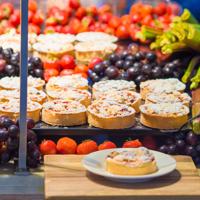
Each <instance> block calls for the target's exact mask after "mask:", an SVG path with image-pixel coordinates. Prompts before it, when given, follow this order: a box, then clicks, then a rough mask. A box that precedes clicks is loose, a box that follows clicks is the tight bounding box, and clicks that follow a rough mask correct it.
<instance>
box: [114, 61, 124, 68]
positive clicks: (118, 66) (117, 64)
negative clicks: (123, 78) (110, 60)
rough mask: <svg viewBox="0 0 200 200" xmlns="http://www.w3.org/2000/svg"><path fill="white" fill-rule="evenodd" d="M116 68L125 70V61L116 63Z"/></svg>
mask: <svg viewBox="0 0 200 200" xmlns="http://www.w3.org/2000/svg"><path fill="white" fill-rule="evenodd" d="M115 67H117V68H118V69H123V67H124V61H123V60H118V61H117V62H116V63H115Z"/></svg>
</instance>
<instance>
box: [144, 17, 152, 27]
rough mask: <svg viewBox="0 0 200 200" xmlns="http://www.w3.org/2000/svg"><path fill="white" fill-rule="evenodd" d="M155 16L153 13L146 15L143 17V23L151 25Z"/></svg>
mask: <svg viewBox="0 0 200 200" xmlns="http://www.w3.org/2000/svg"><path fill="white" fill-rule="evenodd" d="M152 21H153V18H152V16H151V15H146V16H145V17H144V18H143V19H142V25H146V26H150V25H151V24H152Z"/></svg>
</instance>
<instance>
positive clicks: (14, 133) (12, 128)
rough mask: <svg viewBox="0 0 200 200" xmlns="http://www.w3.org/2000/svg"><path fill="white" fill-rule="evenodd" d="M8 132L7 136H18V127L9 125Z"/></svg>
mask: <svg viewBox="0 0 200 200" xmlns="http://www.w3.org/2000/svg"><path fill="white" fill-rule="evenodd" d="M8 134H9V136H10V137H12V138H16V137H18V134H19V128H18V127H17V126H16V125H11V126H10V127H9V128H8Z"/></svg>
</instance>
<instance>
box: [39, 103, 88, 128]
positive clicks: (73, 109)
mask: <svg viewBox="0 0 200 200" xmlns="http://www.w3.org/2000/svg"><path fill="white" fill-rule="evenodd" d="M42 121H43V122H45V123H47V124H50V125H53V126H76V125H82V124H85V123H86V121H87V116H86V108H85V106H83V105H82V104H80V103H79V102H76V101H61V100H58V101H57V100H55V101H51V102H46V103H45V104H43V109H42Z"/></svg>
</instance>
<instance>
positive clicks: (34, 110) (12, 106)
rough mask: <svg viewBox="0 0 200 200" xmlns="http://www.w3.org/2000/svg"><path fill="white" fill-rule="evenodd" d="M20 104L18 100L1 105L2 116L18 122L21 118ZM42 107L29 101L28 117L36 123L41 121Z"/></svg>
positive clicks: (10, 100)
mask: <svg viewBox="0 0 200 200" xmlns="http://www.w3.org/2000/svg"><path fill="white" fill-rule="evenodd" d="M19 106H20V102H19V100H17V99H9V101H6V102H2V103H0V115H1V116H8V117H9V118H11V119H12V120H14V121H16V120H17V119H18V118H19ZM41 109H42V106H41V105H40V104H39V103H37V102H33V101H28V104H27V117H28V118H31V119H33V120H34V121H35V122H38V121H39V120H40V111H41Z"/></svg>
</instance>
